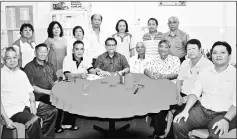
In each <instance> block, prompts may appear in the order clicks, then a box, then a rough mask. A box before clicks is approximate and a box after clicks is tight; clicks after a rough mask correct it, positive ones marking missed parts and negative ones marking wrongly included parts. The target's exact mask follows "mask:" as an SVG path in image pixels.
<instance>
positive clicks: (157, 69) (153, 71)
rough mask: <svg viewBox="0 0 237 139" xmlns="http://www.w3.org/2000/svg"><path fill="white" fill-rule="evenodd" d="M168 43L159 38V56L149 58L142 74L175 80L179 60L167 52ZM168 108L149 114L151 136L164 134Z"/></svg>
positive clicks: (154, 77) (168, 48)
mask: <svg viewBox="0 0 237 139" xmlns="http://www.w3.org/2000/svg"><path fill="white" fill-rule="evenodd" d="M169 51H170V43H169V41H167V40H161V41H160V42H159V44H158V52H159V56H157V57H156V58H154V59H152V60H150V61H149V62H148V63H147V64H146V65H145V67H146V68H145V70H144V74H145V75H147V76H148V77H150V78H152V79H162V78H166V79H169V80H172V81H173V82H175V81H176V78H177V76H178V72H179V67H180V60H179V58H178V57H177V56H172V55H170V54H169ZM167 113H168V110H162V111H160V112H159V113H157V114H155V115H153V116H151V123H150V125H151V126H152V127H154V132H153V136H154V137H159V136H162V135H164V134H165V132H164V130H165V128H166V121H165V120H164V119H165V117H166V115H167Z"/></svg>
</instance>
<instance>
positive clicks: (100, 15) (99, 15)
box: [91, 14, 103, 22]
mask: <svg viewBox="0 0 237 139" xmlns="http://www.w3.org/2000/svg"><path fill="white" fill-rule="evenodd" d="M95 15H99V16H100V18H101V22H102V20H103V17H102V15H100V14H93V15H92V16H91V22H92V20H93V18H94V16H95Z"/></svg>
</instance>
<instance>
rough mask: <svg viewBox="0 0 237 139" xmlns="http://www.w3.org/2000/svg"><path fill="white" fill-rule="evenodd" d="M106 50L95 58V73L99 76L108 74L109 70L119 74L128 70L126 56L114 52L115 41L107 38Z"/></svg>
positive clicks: (109, 73)
mask: <svg viewBox="0 0 237 139" xmlns="http://www.w3.org/2000/svg"><path fill="white" fill-rule="evenodd" d="M105 45H106V50H107V52H104V53H103V54H101V55H100V56H99V57H98V59H97V60H96V63H95V67H96V71H97V72H96V74H98V75H99V76H110V75H111V72H118V73H119V74H120V75H122V74H125V73H128V72H129V65H128V61H127V59H126V57H125V56H124V55H122V54H120V53H118V52H116V46H117V41H116V40H115V39H114V38H108V39H107V40H106V41H105Z"/></svg>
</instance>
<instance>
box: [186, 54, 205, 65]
mask: <svg viewBox="0 0 237 139" xmlns="http://www.w3.org/2000/svg"><path fill="white" fill-rule="evenodd" d="M204 58H205V57H203V56H201V58H200V59H199V60H198V62H197V63H196V65H195V66H193V67H198V65H199V64H200V63H201V62H202V61H203V60H204ZM189 66H190V67H191V59H189Z"/></svg>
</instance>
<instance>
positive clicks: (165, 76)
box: [161, 73, 178, 80]
mask: <svg viewBox="0 0 237 139" xmlns="http://www.w3.org/2000/svg"><path fill="white" fill-rule="evenodd" d="M161 77H162V78H167V79H170V80H173V79H177V77H178V74H173V73H172V74H161Z"/></svg>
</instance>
